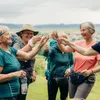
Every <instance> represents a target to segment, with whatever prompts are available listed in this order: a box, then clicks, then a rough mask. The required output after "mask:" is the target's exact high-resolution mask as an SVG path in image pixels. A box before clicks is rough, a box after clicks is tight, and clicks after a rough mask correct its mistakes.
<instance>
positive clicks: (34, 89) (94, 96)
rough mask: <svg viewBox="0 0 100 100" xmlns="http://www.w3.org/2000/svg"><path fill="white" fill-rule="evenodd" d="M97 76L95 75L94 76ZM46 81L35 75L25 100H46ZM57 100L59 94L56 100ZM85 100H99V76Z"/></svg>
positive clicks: (42, 77)
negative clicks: (34, 80) (35, 77)
mask: <svg viewBox="0 0 100 100" xmlns="http://www.w3.org/2000/svg"><path fill="white" fill-rule="evenodd" d="M96 76H97V75H96ZM47 96H48V95H47V81H46V79H45V77H44V76H41V75H37V80H36V82H34V83H31V84H30V86H29V91H28V95H27V100H48V99H47ZM56 100H59V92H58V95H57V99H56ZM87 100H100V76H99V75H98V76H97V79H96V83H95V85H94V87H93V89H92V91H91V93H90V94H89V96H88V98H87Z"/></svg>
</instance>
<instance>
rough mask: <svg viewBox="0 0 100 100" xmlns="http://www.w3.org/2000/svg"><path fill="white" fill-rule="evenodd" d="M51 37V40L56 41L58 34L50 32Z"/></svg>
mask: <svg viewBox="0 0 100 100" xmlns="http://www.w3.org/2000/svg"><path fill="white" fill-rule="evenodd" d="M51 37H52V38H53V39H55V40H58V33H57V32H56V33H55V32H52V33H51Z"/></svg>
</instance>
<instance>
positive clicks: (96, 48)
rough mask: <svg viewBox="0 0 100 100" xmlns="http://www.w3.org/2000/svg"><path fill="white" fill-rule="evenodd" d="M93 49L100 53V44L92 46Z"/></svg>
mask: <svg viewBox="0 0 100 100" xmlns="http://www.w3.org/2000/svg"><path fill="white" fill-rule="evenodd" d="M91 48H92V49H93V50H95V51H97V52H98V53H100V42H98V43H96V44H95V45H93V46H91Z"/></svg>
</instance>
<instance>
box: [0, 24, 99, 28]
mask: <svg viewBox="0 0 100 100" xmlns="http://www.w3.org/2000/svg"><path fill="white" fill-rule="evenodd" d="M0 25H4V26H8V27H9V28H10V29H19V28H21V27H22V24H6V23H1V24H0ZM95 26H96V27H100V24H95ZM34 27H35V28H39V29H41V28H44V29H45V28H79V24H41V25H35V26H34Z"/></svg>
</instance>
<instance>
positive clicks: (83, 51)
mask: <svg viewBox="0 0 100 100" xmlns="http://www.w3.org/2000/svg"><path fill="white" fill-rule="evenodd" d="M68 45H69V46H70V47H71V48H73V49H74V50H75V51H77V52H78V53H80V54H82V55H85V56H93V55H96V54H99V53H98V52H97V51H95V50H93V49H92V48H91V47H90V48H83V47H81V46H78V45H76V44H74V43H72V42H68Z"/></svg>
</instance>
